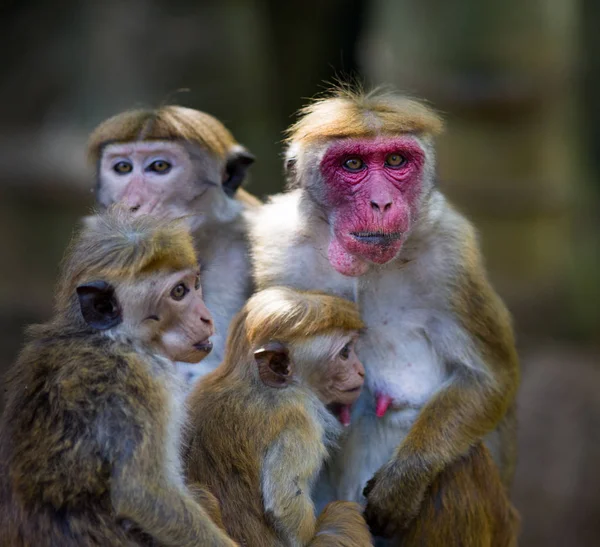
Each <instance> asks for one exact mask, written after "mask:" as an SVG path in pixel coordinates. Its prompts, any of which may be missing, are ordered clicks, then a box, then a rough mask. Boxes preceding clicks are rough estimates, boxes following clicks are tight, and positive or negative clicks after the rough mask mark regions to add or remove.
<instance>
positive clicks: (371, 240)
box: [350, 231, 402, 245]
mask: <svg viewBox="0 0 600 547" xmlns="http://www.w3.org/2000/svg"><path fill="white" fill-rule="evenodd" d="M350 235H351V236H352V237H353V238H354V239H355V240H356V241H358V242H360V243H366V244H367V245H391V244H392V243H394V242H395V241H399V240H400V239H402V233H401V232H383V231H376V232H350Z"/></svg>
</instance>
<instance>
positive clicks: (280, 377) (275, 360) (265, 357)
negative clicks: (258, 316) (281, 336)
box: [254, 342, 292, 387]
mask: <svg viewBox="0 0 600 547" xmlns="http://www.w3.org/2000/svg"><path fill="white" fill-rule="evenodd" d="M254 359H255V360H256V364H257V365H258V373H259V375H260V379H261V380H262V381H263V383H264V384H265V385H267V386H269V387H285V386H287V385H289V384H290V383H291V381H292V365H291V363H290V356H289V352H288V349H287V347H286V346H285V345H284V344H282V343H281V342H269V343H268V344H265V345H264V346H263V347H262V348H258V349H257V350H255V351H254Z"/></svg>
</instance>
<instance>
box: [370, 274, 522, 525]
mask: <svg viewBox="0 0 600 547" xmlns="http://www.w3.org/2000/svg"><path fill="white" fill-rule="evenodd" d="M476 265H477V264H476ZM460 280H461V284H460V286H459V288H458V289H457V290H456V291H455V293H456V295H457V296H456V301H455V302H454V309H455V312H456V313H455V318H456V319H457V321H456V323H458V324H457V325H456V331H455V333H454V336H453V337H452V339H453V340H454V347H452V343H451V342H446V343H445V347H442V342H438V344H437V345H438V346H439V347H438V350H440V354H441V355H443V356H444V358H445V359H446V361H447V362H448V363H451V368H452V369H453V371H452V374H451V376H450V378H449V379H448V381H447V382H446V383H445V385H444V387H443V388H442V389H441V390H440V391H438V393H437V394H435V395H434V396H433V397H432V398H431V399H430V400H429V402H428V403H427V404H426V405H425V406H424V407H423V409H422V410H421V412H420V414H419V416H418V417H417V419H416V421H415V423H414V424H413V425H412V427H411V429H410V431H409V432H408V435H407V436H406V438H405V439H404V441H403V442H402V444H401V445H400V446H399V447H398V449H397V451H396V454H395V455H394V457H393V458H392V460H391V461H390V462H388V463H387V464H386V465H385V466H383V467H382V468H381V469H380V470H379V471H378V472H377V473H376V474H375V476H374V477H373V479H371V480H370V481H369V483H368V484H367V487H366V488H365V496H366V497H367V507H366V510H365V516H366V518H367V521H368V522H369V524H370V526H371V529H372V530H373V531H374V532H375V533H377V534H382V535H391V534H393V533H395V532H396V531H397V530H398V529H400V528H403V527H405V526H406V524H407V523H408V522H410V520H411V519H412V518H413V517H414V516H415V515H416V514H417V513H418V511H419V508H420V505H421V502H422V500H423V496H424V494H425V491H426V489H427V487H428V486H429V485H430V484H431V483H432V481H433V480H434V479H435V477H436V476H437V475H438V473H440V471H442V470H443V469H444V468H445V467H446V466H448V465H449V464H451V463H453V462H454V461H456V459H457V458H459V457H460V456H462V455H464V454H466V453H467V451H468V450H469V448H470V447H471V446H473V445H474V444H475V443H476V442H477V441H479V440H480V439H482V438H483V437H484V436H485V435H486V434H488V433H489V432H490V431H492V430H494V429H495V428H496V427H497V426H498V424H499V423H500V421H501V420H502V419H503V417H504V416H505V415H506V413H507V411H508V410H509V408H510V407H511V406H512V404H513V402H514V398H515V395H516V391H517V387H518V384H519V364H518V357H517V354H516V350H515V347H514V339H513V334H512V329H511V325H510V318H509V316H508V312H507V311H506V309H505V308H504V306H503V304H502V302H501V301H500V300H499V298H498V297H497V295H496V294H495V293H494V291H493V290H492V289H491V287H490V286H489V284H488V283H487V280H486V279H485V275H484V274H483V271H482V269H481V268H475V267H473V266H472V270H471V271H466V272H463V274H462V276H460ZM433 343H434V344H436V341H435V340H433Z"/></svg>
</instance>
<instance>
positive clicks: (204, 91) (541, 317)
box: [0, 0, 600, 547]
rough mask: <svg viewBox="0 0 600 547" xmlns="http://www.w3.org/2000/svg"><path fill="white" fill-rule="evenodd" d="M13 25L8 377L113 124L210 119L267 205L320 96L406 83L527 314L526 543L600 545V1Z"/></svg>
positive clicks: (47, 293)
mask: <svg viewBox="0 0 600 547" xmlns="http://www.w3.org/2000/svg"><path fill="white" fill-rule="evenodd" d="M0 17H1V21H2V29H3V30H2V33H0V52H1V53H0V55H2V61H3V62H2V67H3V75H2V78H1V79H0V104H1V106H0V256H1V257H2V261H3V263H4V266H3V267H2V277H1V283H0V369H2V370H4V369H5V368H6V366H7V365H8V364H10V363H11V362H12V361H13V360H14V358H15V355H16V353H17V351H18V348H19V346H20V344H21V340H22V329H23V326H24V325H25V324H27V323H30V322H35V321H40V320H44V319H45V318H47V317H48V316H49V314H50V312H51V306H52V290H53V284H54V281H55V278H56V274H57V265H58V263H59V260H60V258H61V256H62V253H63V250H64V248H65V245H66V243H67V241H68V239H69V237H70V234H71V232H72V230H73V228H74V226H75V223H76V221H77V219H78V218H79V217H80V216H81V215H83V214H85V213H86V212H87V211H88V209H89V207H90V206H91V204H92V202H93V194H92V193H91V191H92V188H93V180H92V175H91V168H90V166H87V165H86V162H85V157H84V148H85V141H86V137H87V134H88V133H89V132H90V131H91V130H92V129H93V127H94V126H95V125H96V124H98V123H99V122H100V121H101V120H102V119H104V118H105V117H108V116H110V115H112V114H115V113H117V112H118V111H120V110H123V109H126V108H130V107H135V106H156V105H158V104H160V103H162V102H164V101H165V100H166V101H167V102H169V100H170V102H179V103H182V104H184V105H186V106H191V107H194V108H198V109H201V110H206V111H207V112H210V113H212V114H213V115H215V116H217V117H219V118H220V119H222V120H223V121H224V122H225V123H226V124H227V125H228V126H229V128H230V129H231V130H232V131H233V133H234V134H235V135H236V137H237V138H238V140H239V141H240V142H242V143H244V144H245V145H247V146H248V147H249V148H250V149H251V150H252V151H253V152H254V153H255V154H256V156H257V158H258V161H257V163H256V165H255V166H254V167H253V169H252V172H253V176H252V181H251V183H250V190H251V191H252V192H254V193H256V194H258V195H261V196H264V195H266V194H268V193H272V192H276V191H278V190H280V189H281V188H282V177H281V158H280V154H281V144H280V139H281V132H282V130H283V129H284V128H285V127H286V126H287V125H288V124H289V123H290V122H291V121H292V119H293V118H292V114H293V112H294V111H295V110H296V109H297V108H298V107H300V106H301V105H302V104H303V102H305V99H306V98H307V97H310V96H313V95H314V94H315V93H317V92H319V91H320V90H322V89H323V81H324V80H329V81H331V80H332V79H333V77H334V76H335V75H341V76H344V75H353V76H358V77H360V78H361V79H362V80H364V81H365V82H367V83H368V84H379V83H391V84H393V85H394V86H396V87H397V88H399V89H401V90H403V91H406V92H408V93H411V94H414V95H416V96H419V97H423V98H426V99H427V100H429V101H430V102H431V103H432V104H433V106H435V107H436V108H437V109H439V110H440V111H442V112H443V113H444V116H445V118H446V120H447V122H448V130H447V132H446V134H445V135H444V136H443V137H442V138H441V139H440V143H439V175H440V184H441V185H442V187H443V188H444V189H445V191H446V192H447V194H448V195H450V196H451V197H452V198H453V199H454V201H455V202H456V203H457V204H458V205H459V207H460V208H461V209H462V210H463V211H464V212H465V213H466V214H467V215H468V216H469V217H470V218H472V219H473V220H474V221H475V223H476V224H477V226H478V227H479V229H480V233H481V239H482V245H483V248H484V252H485V255H486V258H487V262H488V265H489V269H490V274H491V276H492V278H493V280H494V282H495V285H496V287H497V288H498V290H499V292H500V293H501V295H502V296H503V297H504V298H505V299H506V301H507V302H508V304H509V306H510V308H511V310H512V311H513V313H514V316H515V324H516V328H517V333H518V336H519V346H520V351H521V355H522V361H523V383H522V388H521V392H520V401H519V402H520V407H519V413H520V421H521V429H520V439H521V440H520V443H521V444H520V462H519V467H518V471H517V477H516V481H515V487H514V500H515V503H516V505H517V506H518V508H519V509H520V511H521V513H522V516H523V532H522V536H521V544H522V545H524V546H526V547H537V546H590V547H591V546H593V545H594V546H595V545H599V544H600V471H599V469H598V464H599V463H600V394H599V391H600V359H599V356H600V336H599V330H600V329H599V327H600V306H599V304H600V283H599V281H600V280H599V275H598V272H599V266H600V253H599V249H600V232H599V231H598V228H599V226H600V215H599V214H598V208H599V207H600V183H599V182H598V181H599V175H600V33H599V32H598V28H599V25H600V2H597V1H596V0H528V1H526V2H523V1H522V0H503V1H502V2H500V1H495V0H463V1H461V2H444V1H442V0H438V1H435V0H419V1H412V2H411V1H409V0H302V1H288V2H285V1H283V0H248V1H243V0H202V1H193V0H168V1H167V0H103V1H102V2H100V1H94V0H88V1H85V0H82V1H76V0H62V1H61V2H58V3H57V2H50V1H43V0H13V1H3V2H0ZM182 87H187V88H190V89H191V91H190V92H188V93H179V94H175V95H172V94H173V92H175V91H176V90H178V89H179V88H182ZM169 97H172V98H171V99H169Z"/></svg>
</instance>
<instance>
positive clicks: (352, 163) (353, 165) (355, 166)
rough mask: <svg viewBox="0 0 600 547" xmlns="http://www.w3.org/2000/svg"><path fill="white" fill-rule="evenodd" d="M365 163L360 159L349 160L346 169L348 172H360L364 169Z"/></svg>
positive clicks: (345, 164) (345, 165)
mask: <svg viewBox="0 0 600 547" xmlns="http://www.w3.org/2000/svg"><path fill="white" fill-rule="evenodd" d="M364 165H365V163H364V162H363V160H361V159H360V158H356V157H353V158H348V159H347V160H346V161H345V162H344V163H343V166H344V169H346V170H348V171H360V170H361V169H362V168H363V167H364Z"/></svg>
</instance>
